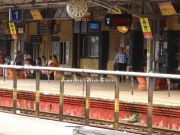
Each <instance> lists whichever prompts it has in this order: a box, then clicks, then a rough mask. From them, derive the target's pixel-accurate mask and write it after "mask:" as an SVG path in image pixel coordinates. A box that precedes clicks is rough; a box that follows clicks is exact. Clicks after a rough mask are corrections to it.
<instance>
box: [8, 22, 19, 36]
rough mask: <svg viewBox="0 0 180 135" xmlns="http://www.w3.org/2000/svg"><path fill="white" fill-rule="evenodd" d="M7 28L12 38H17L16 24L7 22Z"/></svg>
mask: <svg viewBox="0 0 180 135" xmlns="http://www.w3.org/2000/svg"><path fill="white" fill-rule="evenodd" d="M9 30H10V33H11V36H12V39H17V32H16V26H15V24H14V23H12V22H9Z"/></svg>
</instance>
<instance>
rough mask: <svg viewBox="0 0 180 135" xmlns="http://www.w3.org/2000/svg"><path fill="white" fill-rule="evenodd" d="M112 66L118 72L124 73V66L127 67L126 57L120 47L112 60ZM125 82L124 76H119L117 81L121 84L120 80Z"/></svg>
mask: <svg viewBox="0 0 180 135" xmlns="http://www.w3.org/2000/svg"><path fill="white" fill-rule="evenodd" d="M114 65H115V70H119V71H126V65H127V56H126V53H125V52H124V48H123V47H121V48H120V49H119V51H118V53H117V54H116V56H115V58H114ZM122 78H123V80H124V81H125V78H126V76H123V77H122V76H120V78H119V81H120V82H121V80H122Z"/></svg>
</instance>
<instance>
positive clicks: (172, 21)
mask: <svg viewBox="0 0 180 135" xmlns="http://www.w3.org/2000/svg"><path fill="white" fill-rule="evenodd" d="M167 25H168V30H180V19H179V22H178V16H177V15H176V16H170V17H168V19H167Z"/></svg>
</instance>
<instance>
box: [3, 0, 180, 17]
mask: <svg viewBox="0 0 180 135" xmlns="http://www.w3.org/2000/svg"><path fill="white" fill-rule="evenodd" d="M69 1H70V0H0V12H4V11H6V10H9V9H10V8H21V9H31V8H60V7H65V6H66V4H67V2H69ZM86 1H87V3H88V7H89V8H94V7H95V8H96V7H99V8H98V9H100V10H102V9H105V10H106V9H108V8H111V7H115V6H116V7H119V8H120V9H122V10H123V11H124V12H127V13H129V14H131V13H134V11H133V9H135V8H137V7H138V8H139V9H140V10H142V11H140V12H139V13H140V14H144V15H157V14H158V15H160V14H161V13H160V10H159V6H158V3H159V2H172V4H173V6H174V7H175V9H176V12H177V14H178V15H179V12H180V0H86ZM99 3H100V4H99Z"/></svg>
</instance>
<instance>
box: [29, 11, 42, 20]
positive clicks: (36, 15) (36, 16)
mask: <svg viewBox="0 0 180 135" xmlns="http://www.w3.org/2000/svg"><path fill="white" fill-rule="evenodd" d="M30 12H31V15H32V17H33V19H34V20H43V17H42V15H41V13H40V12H39V10H38V9H33V10H30Z"/></svg>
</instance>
